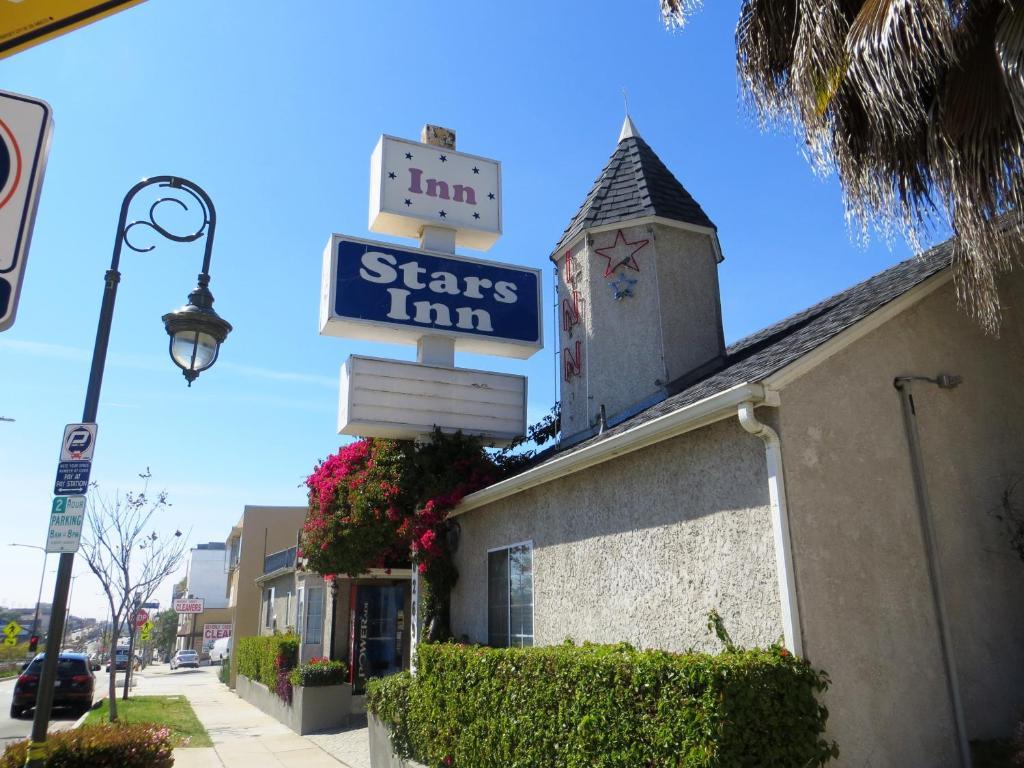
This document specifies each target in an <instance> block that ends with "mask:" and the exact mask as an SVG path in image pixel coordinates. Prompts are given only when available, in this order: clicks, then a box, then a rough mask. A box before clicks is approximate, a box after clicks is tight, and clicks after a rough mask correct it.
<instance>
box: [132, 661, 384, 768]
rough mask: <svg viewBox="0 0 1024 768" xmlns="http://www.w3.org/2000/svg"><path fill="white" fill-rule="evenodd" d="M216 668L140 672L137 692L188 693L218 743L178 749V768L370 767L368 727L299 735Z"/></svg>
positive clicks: (151, 668) (199, 716) (175, 762)
mask: <svg viewBox="0 0 1024 768" xmlns="http://www.w3.org/2000/svg"><path fill="white" fill-rule="evenodd" d="M217 669H218V668H217V667H204V668H201V669H199V670H196V671H192V670H179V671H177V672H174V673H171V672H169V670H168V668H167V667H162V666H157V667H150V668H149V669H147V670H146V671H145V672H143V673H142V674H141V675H140V678H139V685H138V687H137V688H136V689H135V694H136V695H139V696H149V695H153V696H174V695H183V696H185V697H186V698H187V699H188V700H189V703H190V704H191V705H192V708H193V709H194V710H195V713H196V716H197V717H198V718H199V720H200V721H201V722H202V724H203V726H204V727H205V728H206V730H207V731H208V732H209V734H210V738H211V739H212V740H213V747H198V748H197V747H191V748H185V749H176V750H174V765H175V766H176V768H282V767H283V768H293V767H294V768H298V767H299V766H301V767H302V768H370V759H369V743H368V738H367V733H366V729H365V728H357V729H353V730H349V731H344V732H341V733H337V734H325V735H317V736H313V737H311V738H310V737H302V736H299V735H298V734H296V733H295V732H293V731H292V730H291V729H290V728H288V727H287V726H285V725H283V724H281V723H279V722H278V721H277V720H275V719H274V718H272V717H270V716H269V715H266V714H264V713H263V712H261V711H260V710H258V709H257V708H256V707H254V706H252V705H251V704H249V703H247V702H245V701H242V699H240V698H239V697H238V696H236V695H235V694H234V692H233V691H229V690H228V689H227V688H226V687H225V686H224V685H222V684H221V683H220V681H219V680H218V679H217ZM318 745H319V746H318ZM322 747H323V748H322ZM328 750H329V751H328Z"/></svg>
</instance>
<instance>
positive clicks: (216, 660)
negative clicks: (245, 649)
mask: <svg viewBox="0 0 1024 768" xmlns="http://www.w3.org/2000/svg"><path fill="white" fill-rule="evenodd" d="M230 657H231V638H230V637H222V638H221V639H220V640H216V641H214V643H213V647H212V648H210V663H211V664H221V663H223V662H224V661H226V660H227V659H229V658H230Z"/></svg>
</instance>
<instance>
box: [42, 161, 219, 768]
mask: <svg viewBox="0 0 1024 768" xmlns="http://www.w3.org/2000/svg"><path fill="white" fill-rule="evenodd" d="M148 187H154V188H160V189H161V190H165V191H166V194H164V195H163V196H161V197H159V198H158V199H157V200H156V202H154V203H152V204H151V205H150V206H149V216H148V219H139V220H137V221H133V222H131V223H130V224H129V223H128V209H129V208H130V207H131V204H132V202H133V201H134V200H135V197H136V195H138V194H139V192H141V191H142V190H144V189H146V188H148ZM192 204H197V205H198V208H199V211H200V213H201V214H202V217H203V220H202V223H201V224H200V225H199V227H198V228H197V229H196V230H195V231H193V232H190V233H188V234H184V235H179V234H177V233H175V232H172V231H170V230H169V229H167V228H166V227H165V226H164V225H163V224H162V223H161V222H160V220H159V219H158V217H157V212H158V211H160V210H163V209H162V208H161V206H165V205H177V206H178V207H180V208H181V209H182V210H183V211H186V212H187V211H190V210H191V208H190V207H189V206H190V205H192ZM138 227H141V228H142V229H143V230H147V229H148V230H150V231H151V232H155V233H156V234H158V235H160V236H161V237H163V238H164V239H166V240H170V241H172V242H175V243H192V242H195V241H196V240H198V239H199V238H201V237H204V236H205V237H206V243H205V248H204V252H203V265H202V269H201V271H200V273H199V280H198V285H197V286H196V288H195V290H193V291H192V293H190V294H189V303H188V304H186V305H185V306H184V307H181V308H180V309H177V310H175V311H174V312H170V313H168V314H166V315H164V316H163V321H164V328H165V329H166V330H167V333H168V335H169V336H170V353H171V359H172V360H173V361H174V364H175V365H177V366H178V367H179V368H181V370H182V373H184V374H185V380H186V381H187V382H188V385H189V386H190V387H191V386H192V382H193V381H195V379H196V377H198V376H199V374H200V373H202V372H203V371H205V370H206V369H207V368H209V367H210V366H211V365H213V364H214V363H215V362H216V361H217V353H218V351H219V350H220V345H221V344H222V343H223V342H224V340H225V339H226V338H227V335H228V333H229V332H230V331H231V324H230V323H228V322H227V321H226V320H224V319H222V318H221V317H220V316H219V315H218V314H217V313H216V312H214V310H213V294H211V293H210V289H209V285H210V256H211V254H212V252H213V236H214V231H215V230H216V227H217V211H216V209H215V208H214V206H213V201H212V200H211V199H210V196H209V195H207V194H206V192H205V191H204V190H203V189H202V188H201V187H199V186H197V185H196V184H193V183H192V182H191V181H188V180H187V179H183V178H181V177H180V176H154V177H153V178H150V179H143V180H142V181H140V182H139V183H138V184H136V185H135V186H134V187H132V188H131V189H130V190H128V193H127V194H126V195H125V196H124V200H123V201H122V202H121V214H120V216H119V218H118V222H117V232H116V234H115V237H114V253H113V256H112V257H111V259H110V269H108V270H107V272H106V274H105V275H104V290H103V303H102V305H101V306H100V319H99V324H98V326H97V328H96V344H95V346H94V347H93V352H92V366H91V368H90V369H89V386H88V389H87V390H86V394H85V408H83V412H82V421H83V422H84V423H86V424H89V423H93V422H95V421H96V413H97V411H98V410H99V400H100V388H101V387H102V385H103V368H104V366H105V364H106V359H107V345H108V344H109V342H110V326H111V321H112V319H113V316H114V301H115V300H116V298H117V285H118V283H120V282H121V273H120V272H119V271H118V267H119V266H120V262H121V248H122V247H123V246H125V245H127V246H128V247H129V248H130V249H131V250H133V251H136V252H137V253H147V252H149V251H152V250H153V249H154V248H156V246H155V245H149V246H147V247H141V248H140V247H138V246H137V245H135V244H134V243H133V242H132V240H131V238H130V237H129V234H130V233H131V232H132V230H134V229H136V228H138ZM74 563H75V555H74V553H71V552H64V553H62V554H61V556H60V565H59V566H58V569H57V585H56V587H55V588H54V592H53V609H52V614H51V616H50V630H49V633H48V635H49V637H62V636H63V634H64V621H65V616H64V611H65V609H66V608H67V603H68V592H69V591H70V587H71V570H72V568H73V567H74ZM40 678H41V679H40V680H39V688H38V691H39V693H38V695H37V702H36V712H35V718H34V719H33V721H32V736H31V739H30V741H29V745H28V759H27V761H26V763H25V765H26V767H27V768H42V766H43V764H44V762H45V756H46V729H47V726H48V724H49V721H50V709H51V707H52V706H53V692H54V684H55V682H56V679H57V654H56V653H47V654H46V656H45V659H44V661H43V670H42V675H41V676H40Z"/></svg>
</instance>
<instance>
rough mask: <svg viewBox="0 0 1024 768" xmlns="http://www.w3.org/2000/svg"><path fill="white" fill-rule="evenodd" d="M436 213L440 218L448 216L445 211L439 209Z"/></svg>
mask: <svg viewBox="0 0 1024 768" xmlns="http://www.w3.org/2000/svg"><path fill="white" fill-rule="evenodd" d="M437 215H438V216H440V217H441V218H442V219H444V218H447V217H448V214H447V213H445V212H444V211H441V212H440V213H438V214H437Z"/></svg>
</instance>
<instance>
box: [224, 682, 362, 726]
mask: <svg viewBox="0 0 1024 768" xmlns="http://www.w3.org/2000/svg"><path fill="white" fill-rule="evenodd" d="M235 692H236V693H237V694H238V695H239V696H240V697H241V698H242V699H243V700H245V701H247V702H249V703H250V704H252V705H253V706H255V707H256V708H257V709H260V710H262V711H263V712H266V713H267V714H268V715H270V716H271V717H273V718H275V719H276V720H279V721H280V722H282V723H284V724H285V725H287V726H288V727H289V728H291V729H292V730H293V731H295V732H296V733H297V734H299V735H305V734H307V733H313V732H315V731H326V730H334V729H337V728H343V727H345V726H346V725H348V717H349V714H350V713H351V711H352V686H351V685H349V684H348V683H345V684H343V685H324V686H301V685H298V686H295V688H294V689H293V691H292V703H291V704H286V703H285V702H283V701H281V699H279V698H278V697H277V694H276V693H275V692H274V691H271V690H270V689H269V688H267V686H265V685H263V684H262V683H259V682H257V681H255V680H250V679H249V678H247V677H246V676H245V675H238V680H237V683H236V686H235Z"/></svg>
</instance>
